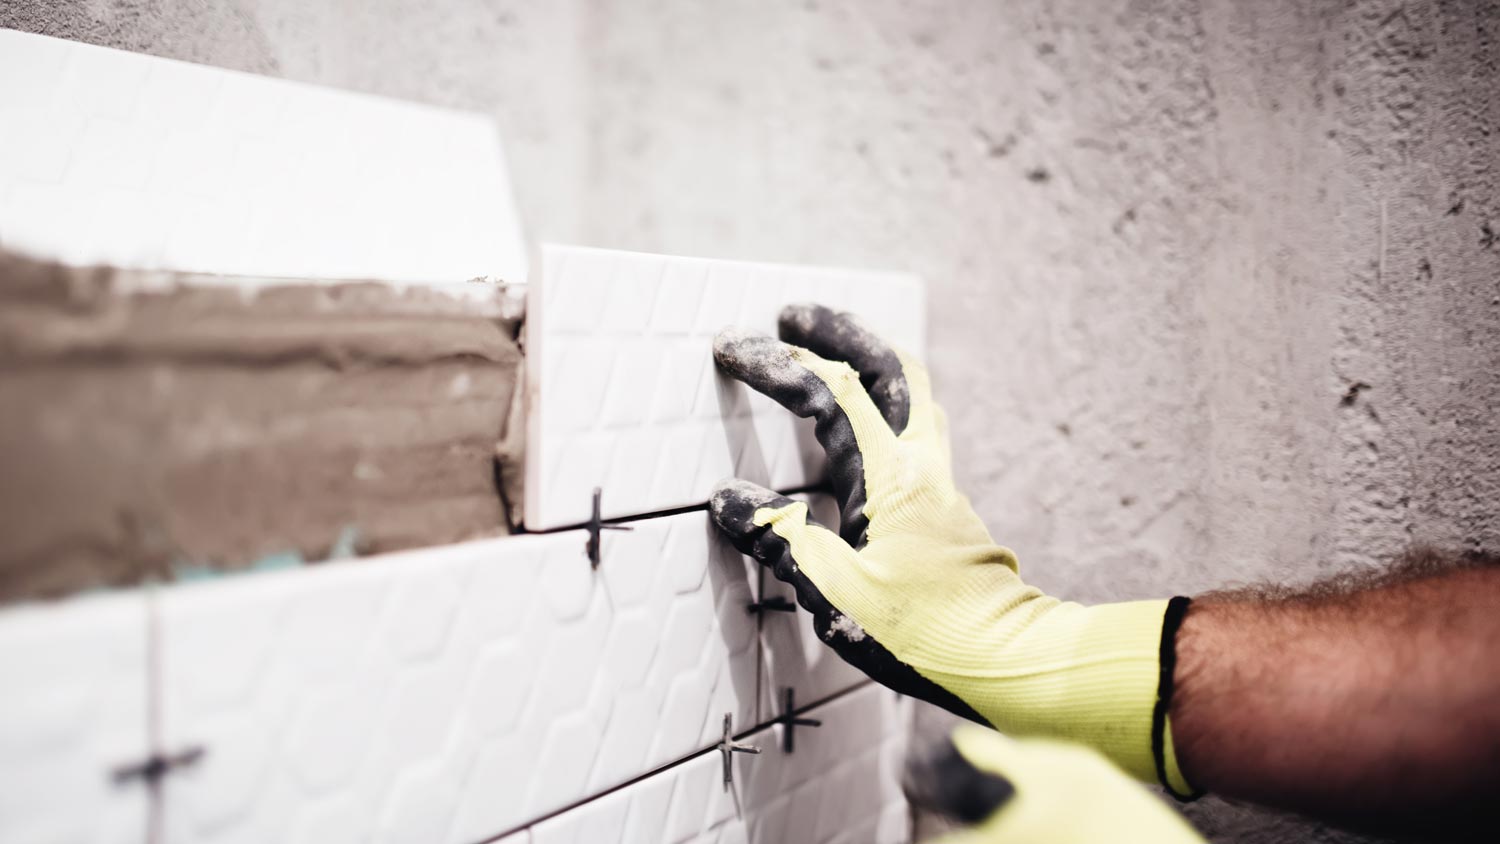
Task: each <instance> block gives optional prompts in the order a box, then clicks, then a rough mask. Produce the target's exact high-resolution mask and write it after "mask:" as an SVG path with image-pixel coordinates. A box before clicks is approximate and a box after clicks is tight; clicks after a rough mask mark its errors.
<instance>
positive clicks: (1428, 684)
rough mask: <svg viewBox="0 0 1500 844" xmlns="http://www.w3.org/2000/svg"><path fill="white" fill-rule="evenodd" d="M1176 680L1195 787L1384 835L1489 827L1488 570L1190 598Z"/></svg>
mask: <svg viewBox="0 0 1500 844" xmlns="http://www.w3.org/2000/svg"><path fill="white" fill-rule="evenodd" d="M1175 678H1176V691H1175V694H1174V696H1173V700H1172V709H1171V719H1172V733H1173V738H1174V741H1175V743H1176V750H1177V757H1178V760H1179V763H1180V764H1181V766H1182V769H1183V771H1184V773H1185V774H1186V775H1187V777H1188V778H1189V780H1190V781H1192V783H1193V784H1194V785H1195V786H1197V787H1198V788H1202V789H1206V790H1209V791H1213V792H1215V793H1218V794H1221V795H1223V796H1226V797H1234V798H1242V799H1247V800H1253V801H1256V802H1260V803H1265V804H1268V805H1273V806H1279V807H1283V808H1288V809H1293V810H1298V811H1302V812H1305V813H1308V814H1312V815H1316V816H1321V817H1324V818H1328V819H1332V820H1337V821H1342V822H1346V823H1352V824H1356V825H1366V826H1368V825H1375V824H1378V825H1381V826H1382V827H1385V828H1387V829H1389V828H1390V827H1391V826H1392V825H1395V826H1411V827H1413V828H1418V829H1423V830H1426V831H1428V832H1432V831H1434V829H1433V824H1434V822H1435V821H1441V822H1443V823H1444V824H1445V825H1447V824H1452V825H1455V826H1456V825H1459V824H1462V822H1463V821H1464V820H1465V819H1470V820H1472V819H1474V818H1475V817H1477V816H1489V817H1491V818H1495V817H1500V805H1497V801H1496V800H1495V794H1496V793H1497V788H1500V568H1497V567H1494V566H1487V567H1477V568H1461V569H1454V570H1450V571H1446V572H1440V573H1428V574H1424V575H1417V576H1411V577H1405V578H1396V579H1394V580H1392V581H1390V582H1385V583H1379V584H1373V585H1371V586H1368V587H1366V588H1347V587H1345V588H1340V589H1334V590H1325V591H1324V592H1323V593H1322V594H1318V593H1316V592H1314V593H1312V594H1307V595H1301V596H1270V595H1256V594H1249V593H1246V594H1238V595H1235V594H1227V595H1220V596H1208V597H1205V598H1202V599H1199V600H1197V601H1195V602H1194V603H1193V605H1192V608H1191V609H1190V610H1189V612H1188V614H1187V617H1186V619H1185V620H1184V622H1183V625H1182V628H1181V630H1180V631H1179V632H1178V635H1177V668H1176V672H1175ZM1490 829H1491V830H1493V827H1490ZM1444 834H1452V830H1447V831H1445V832H1444Z"/></svg>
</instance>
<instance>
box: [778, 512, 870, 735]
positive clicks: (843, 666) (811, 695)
mask: <svg viewBox="0 0 1500 844" xmlns="http://www.w3.org/2000/svg"><path fill="white" fill-rule="evenodd" d="M799 497H800V496H799ZM805 498H806V500H807V501H808V502H809V506H810V512H811V514H812V517H813V519H814V520H815V521H818V522H819V523H821V524H823V525H826V526H828V527H829V528H830V529H832V530H838V524H839V512H838V505H837V504H836V503H835V502H834V500H833V496H831V495H821V494H820V495H811V496H806V497H805ZM760 589H761V593H762V594H764V595H765V596H766V597H782V598H785V599H786V600H788V601H791V602H792V603H796V601H797V594H796V591H795V590H793V589H792V587H791V586H790V585H789V584H786V583H782V582H781V581H779V580H777V579H776V578H775V576H774V575H772V574H771V572H769V571H766V572H763V573H762V574H761V575H760ZM760 636H761V650H762V654H763V656H762V659H763V660H764V662H765V672H766V674H765V676H766V677H767V678H768V679H767V681H766V682H763V683H762V684H761V704H760V712H761V718H762V720H765V719H766V717H767V716H766V713H768V712H769V713H771V714H772V715H773V716H774V715H775V714H776V713H779V712H780V711H781V709H782V694H783V692H782V689H785V688H787V687H790V688H791V689H792V690H793V697H794V699H795V700H796V701H798V703H797V705H798V706H802V705H804V704H807V703H811V702H813V701H817V700H821V699H823V698H825V697H828V696H829V695H832V694H834V693H836V692H839V691H842V690H844V689H848V688H851V687H853V686H856V685H858V684H860V683H862V682H864V681H865V680H867V679H868V678H867V677H866V676H865V674H864V672H863V671H860V670H859V669H857V668H855V667H854V666H852V665H850V664H849V663H847V662H845V661H844V660H843V659H842V658H841V657H840V656H839V655H838V654H837V653H835V652H834V650H833V648H831V647H829V646H828V645H827V644H825V643H824V642H822V641H820V640H819V638H818V634H817V633H816V632H815V631H814V630H813V622H812V614H811V613H809V612H807V611H805V610H803V609H802V608H801V607H798V608H797V612H795V613H785V612H769V613H766V614H765V617H764V618H763V619H762V621H761V628H760Z"/></svg>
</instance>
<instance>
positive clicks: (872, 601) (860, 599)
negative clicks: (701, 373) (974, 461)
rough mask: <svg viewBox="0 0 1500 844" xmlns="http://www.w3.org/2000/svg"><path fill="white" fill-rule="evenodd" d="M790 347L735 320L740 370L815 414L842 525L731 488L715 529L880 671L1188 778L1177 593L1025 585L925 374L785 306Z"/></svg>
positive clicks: (958, 708) (735, 368)
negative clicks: (1092, 596) (1171, 700)
mask: <svg viewBox="0 0 1500 844" xmlns="http://www.w3.org/2000/svg"><path fill="white" fill-rule="evenodd" d="M780 333H781V337H782V339H783V340H785V341H787V342H779V341H777V340H775V339H772V338H770V337H766V336H762V335H756V334H748V333H745V332H742V331H737V330H733V329H730V330H726V331H724V332H722V333H720V335H719V336H718V338H717V339H716V341H715V345H714V357H715V359H716V360H717V361H718V364H719V366H720V367H721V368H722V369H723V370H724V371H725V372H727V373H728V374H730V375H732V376H734V377H735V378H738V379H739V380H741V381H743V382H745V383H746V384H747V385H749V386H750V387H751V388H753V389H756V390H759V391H760V392H762V393H765V394H766V395H769V396H770V397H771V398H773V399H775V400H776V401H778V402H780V403H781V404H782V405H784V406H785V407H786V408H787V409H789V410H791V411H792V412H793V413H796V414H797V415H799V416H804V417H813V418H814V419H815V420H816V433H817V437H818V441H819V442H820V443H822V445H823V447H824V449H825V450H826V451H827V452H828V458H829V466H830V473H831V476H832V482H833V488H834V494H835V497H836V498H837V499H838V503H839V508H840V525H839V530H838V532H837V533H834V532H832V531H830V530H828V529H826V528H824V527H822V526H820V525H817V524H813V523H811V522H809V521H808V516H807V507H806V505H805V504H802V503H799V502H795V501H792V500H790V499H788V498H786V497H784V496H781V495H778V494H777V493H774V492H772V491H770V490H767V489H763V488H761V487H758V486H755V485H752V484H748V483H745V482H743V481H727V482H725V483H723V484H721V485H720V486H719V487H718V488H717V489H716V490H715V491H714V494H713V497H712V499H711V501H710V508H711V511H712V513H713V518H714V521H715V523H716V524H717V525H718V526H719V528H720V529H721V530H722V531H723V532H724V533H725V534H727V535H728V537H729V539H730V541H731V542H733V544H734V545H735V547H737V548H738V549H739V550H740V551H742V552H744V553H747V554H750V555H752V556H754V557H755V558H756V559H757V560H759V561H760V562H761V563H762V564H764V565H766V566H768V567H769V568H771V570H772V571H773V572H774V573H775V576H776V577H777V578H778V579H780V580H783V581H785V582H787V583H790V584H791V585H792V586H793V587H794V588H795V589H796V592H797V600H798V603H800V604H801V605H802V607H803V608H804V609H806V610H807V611H809V612H811V613H812V614H813V618H814V623H815V628H816V629H817V631H818V634H819V635H820V636H821V637H822V638H823V640H824V641H825V642H827V643H828V644H829V645H831V646H832V647H833V648H834V650H836V651H837V652H838V653H839V655H840V656H842V657H843V658H844V659H845V660H847V661H848V662H850V663H852V664H853V665H855V666H856V667H858V668H860V669H862V670H864V671H865V673H867V674H869V675H870V676H871V677H873V678H874V679H876V680H878V681H879V682H881V683H884V684H885V685H887V686H889V687H891V688H893V689H895V690H897V691H899V692H903V693H905V694H909V695H912V696H914V697H918V698H922V699H924V700H927V701H930V702H932V703H935V704H937V705H939V706H942V707H944V708H946V709H948V710H950V711H952V712H955V713H958V714H959V715H963V716H965V717H968V718H970V719H972V720H975V721H979V722H982V723H988V724H992V725H994V726H996V727H998V728H999V729H1001V730H1003V731H1005V732H1007V733H1010V734H1013V735H1049V736H1056V737H1061V738H1067V739H1071V740H1073V741H1079V742H1083V743H1086V744H1088V745H1090V746H1092V747H1094V748H1097V749H1098V750H1100V751H1102V752H1103V753H1104V754H1106V755H1107V756H1108V757H1109V758H1110V759H1112V760H1113V761H1114V762H1115V763H1116V764H1118V765H1119V766H1120V767H1122V768H1123V769H1125V770H1126V771H1128V772H1129V773H1131V774H1132V775H1134V776H1136V777H1138V778H1140V779H1143V780H1152V781H1155V780H1158V779H1160V780H1162V781H1164V782H1166V783H1168V784H1169V785H1171V786H1172V787H1173V788H1174V790H1176V791H1177V792H1179V793H1187V792H1188V791H1190V788H1189V786H1188V784H1187V783H1186V781H1184V780H1183V778H1182V775H1181V773H1180V772H1179V771H1178V770H1177V764H1176V761H1175V758H1174V757H1173V754H1172V748H1171V739H1170V734H1169V730H1168V727H1167V724H1166V723H1165V710H1164V708H1162V707H1158V706H1157V705H1156V704H1157V695H1158V690H1159V689H1158V685H1159V682H1160V681H1161V661H1160V654H1161V644H1162V631H1163V619H1164V616H1165V615H1166V613H1167V610H1168V602H1167V601H1141V602H1132V603H1120V604H1107V605H1102V606H1095V607H1083V606H1080V605H1078V604H1073V603H1064V602H1060V601H1058V600H1057V599H1055V598H1051V597H1048V596H1047V595H1044V594H1042V593H1041V592H1040V591H1038V590H1036V589H1034V588H1032V587H1030V586H1027V585H1026V584H1025V583H1024V582H1022V580H1021V578H1020V576H1019V575H1018V574H1017V569H1018V567H1017V562H1016V558H1015V555H1014V554H1012V553H1011V552H1010V550H1009V549H1006V548H1004V547H1001V546H1000V545H997V544H996V543H995V541H994V540H993V539H991V538H990V535H989V532H988V531H987V530H986V529H985V526H984V525H983V524H982V523H981V522H980V520H979V518H978V516H976V515H975V514H974V511H973V510H972V509H971V508H970V506H969V502H968V499H966V498H965V497H964V496H963V495H962V494H960V493H959V492H958V490H957V489H955V488H954V485H953V477H952V471H951V467H950V458H949V447H948V432H947V424H946V421H945V418H944V416H943V412H942V410H941V409H940V408H939V407H938V406H937V405H936V404H935V403H934V402H933V401H932V396H931V391H930V387H929V384H928V378H927V372H926V370H925V369H924V368H923V367H922V366H921V364H919V363H917V362H916V361H915V360H914V359H912V358H911V357H909V356H907V355H904V354H901V353H900V352H898V351H896V350H894V349H892V348H891V347H889V346H887V345H886V344H885V343H884V342H882V341H881V340H880V339H879V338H877V337H876V336H875V335H873V334H872V333H870V332H869V331H867V330H866V329H864V328H863V327H862V326H860V325H859V324H858V323H857V322H855V321H854V320H853V319H852V318H851V317H849V316H848V315H844V314H835V313H833V312H832V311H829V310H828V309H826V308H821V307H816V306H792V307H789V308H787V309H785V310H784V311H783V312H782V314H781V319H780Z"/></svg>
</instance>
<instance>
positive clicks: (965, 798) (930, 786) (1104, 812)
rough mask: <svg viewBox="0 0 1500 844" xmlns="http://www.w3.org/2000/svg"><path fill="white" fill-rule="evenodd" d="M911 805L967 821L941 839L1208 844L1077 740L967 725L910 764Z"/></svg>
mask: <svg viewBox="0 0 1500 844" xmlns="http://www.w3.org/2000/svg"><path fill="white" fill-rule="evenodd" d="M902 785H903V787H904V788H905V790H906V796H907V799H909V800H910V801H911V802H912V804H913V805H915V806H918V807H920V808H923V809H926V810H928V811H931V812H935V813H937V814H939V815H941V816H944V817H946V818H948V819H950V820H953V821H957V822H958V823H961V824H963V825H965V826H966V827H967V828H966V829H964V830H962V831H960V832H957V833H954V834H952V835H950V836H947V837H944V838H942V839H940V840H939V844H1036V842H1041V841H1046V842H1051V844H1131V842H1140V844H1202V842H1203V838H1202V837H1200V836H1199V835H1198V833H1197V832H1195V831H1194V830H1193V828H1192V827H1191V826H1189V825H1188V823H1187V821H1185V820H1183V818H1182V816H1180V815H1178V814H1177V813H1176V812H1173V811H1172V810H1171V809H1169V808H1168V807H1167V806H1166V805H1164V804H1163V803H1162V802H1161V801H1160V800H1158V799H1156V798H1155V797H1153V796H1152V795H1151V794H1149V793H1148V792H1147V791H1146V790H1145V789H1144V788H1141V787H1140V786H1139V785H1137V784H1136V783H1134V782H1131V781H1130V779H1129V778H1128V777H1126V776H1125V775H1124V774H1123V773H1122V772H1121V771H1120V769H1119V768H1116V767H1115V766H1114V765H1111V764H1110V763H1109V761H1108V760H1106V759H1105V758H1104V757H1102V756H1100V755H1099V754H1098V753H1096V752H1094V751H1092V750H1090V749H1088V748H1087V747H1084V746H1082V745H1078V744H1068V743H1066V742H1059V741H1054V740H1052V739H1020V740H1014V739H1008V738H1006V737H1004V736H1002V735H1000V734H999V733H996V732H995V731H993V730H987V729H985V728H984V727H977V726H973V725H965V726H961V727H959V728H958V729H956V730H954V731H953V734H952V735H951V736H950V737H945V738H944V739H943V740H942V741H941V742H939V743H938V745H937V746H936V747H934V748H931V749H930V750H929V751H927V752H926V753H921V754H914V755H913V756H912V757H911V758H910V759H909V760H908V762H907V768H906V776H905V778H904V780H903V782H902Z"/></svg>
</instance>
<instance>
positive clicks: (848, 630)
mask: <svg viewBox="0 0 1500 844" xmlns="http://www.w3.org/2000/svg"><path fill="white" fill-rule="evenodd" d="M834 634H839V635H841V636H843V637H844V638H845V639H848V640H849V641H851V642H863V641H864V640H865V635H866V634H865V629H864V628H863V627H860V626H859V624H858V622H856V621H855V620H854V619H852V618H850V617H849V616H847V615H844V614H843V613H834V616H833V621H832V622H831V623H830V624H829V625H828V632H827V633H825V634H823V638H824V639H827V640H829V641H832V640H833V637H834Z"/></svg>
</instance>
